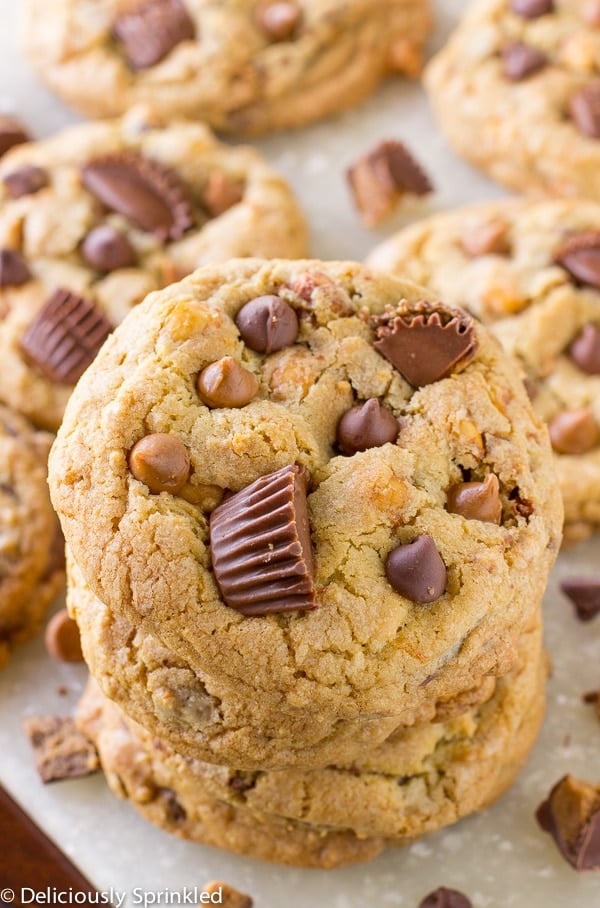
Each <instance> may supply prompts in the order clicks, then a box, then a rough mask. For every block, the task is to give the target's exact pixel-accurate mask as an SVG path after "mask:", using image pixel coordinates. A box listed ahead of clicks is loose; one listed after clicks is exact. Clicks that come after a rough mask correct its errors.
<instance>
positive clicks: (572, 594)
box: [560, 577, 600, 621]
mask: <svg viewBox="0 0 600 908" xmlns="http://www.w3.org/2000/svg"><path fill="white" fill-rule="evenodd" d="M560 588H561V590H562V591H563V593H564V594H565V596H568V597H569V599H570V600H571V602H572V603H573V605H574V607H575V614H576V615H577V617H578V618H579V620H580V621H592V619H593V618H595V617H596V615H600V578H597V577H569V578H567V579H566V580H563V581H562V582H561V584H560Z"/></svg>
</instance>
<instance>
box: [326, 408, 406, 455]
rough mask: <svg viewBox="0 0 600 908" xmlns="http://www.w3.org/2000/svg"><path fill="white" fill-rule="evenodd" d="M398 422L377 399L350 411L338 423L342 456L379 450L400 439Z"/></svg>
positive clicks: (338, 441) (338, 440) (338, 437)
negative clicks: (372, 449)
mask: <svg viewBox="0 0 600 908" xmlns="http://www.w3.org/2000/svg"><path fill="white" fill-rule="evenodd" d="M399 431H400V425H399V423H398V420H397V419H396V418H395V417H394V416H393V414H392V413H390V411H389V410H386V408H385V407H383V406H382V405H381V404H380V403H379V401H378V400H377V398H376V397H372V398H370V400H367V401H365V402H364V404H358V405H357V406H356V407H352V408H351V409H350V410H348V411H347V412H346V413H344V415H343V416H342V418H341V419H340V421H339V423H338V428H337V443H338V447H339V449H340V451H341V452H342V454H348V455H352V454H356V453H357V451H366V450H367V449H368V448H379V447H381V445H385V444H387V443H388V442H392V443H393V442H395V441H396V439H397V438H398V433H399Z"/></svg>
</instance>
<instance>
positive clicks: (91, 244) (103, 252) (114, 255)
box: [81, 224, 136, 271]
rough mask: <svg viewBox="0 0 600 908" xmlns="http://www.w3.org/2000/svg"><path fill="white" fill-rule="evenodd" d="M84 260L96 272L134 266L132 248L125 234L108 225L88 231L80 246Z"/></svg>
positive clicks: (134, 257)
mask: <svg viewBox="0 0 600 908" xmlns="http://www.w3.org/2000/svg"><path fill="white" fill-rule="evenodd" d="M81 254H82V255H83V257H84V259H85V260H86V262H87V263H88V265H91V267H92V268H95V269H96V270H97V271H116V270H117V268H129V267H130V266H131V265H134V264H135V260H136V256H135V252H134V250H133V247H132V245H131V243H130V242H129V240H128V239H127V237H126V236H125V234H124V233H123V232H122V231H120V230H115V228H114V227H109V225H108V224H103V225H102V226H101V227H95V228H94V229H93V230H90V232H89V233H88V235H87V236H86V238H85V239H84V241H83V243H82V245H81Z"/></svg>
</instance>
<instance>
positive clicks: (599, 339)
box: [569, 324, 600, 375]
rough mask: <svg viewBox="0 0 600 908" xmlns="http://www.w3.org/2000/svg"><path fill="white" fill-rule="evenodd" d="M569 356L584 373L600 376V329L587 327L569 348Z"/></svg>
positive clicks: (592, 326) (590, 325) (593, 326)
mask: <svg viewBox="0 0 600 908" xmlns="http://www.w3.org/2000/svg"><path fill="white" fill-rule="evenodd" d="M569 356H570V357H571V359H572V360H573V362H574V363H575V365H576V366H579V368H580V369H581V371H582V372H586V373H587V374H588V375H600V328H598V326H597V325H592V324H589V325H585V327H584V328H583V329H582V331H581V333H580V334H579V335H578V337H576V338H575V340H574V341H573V343H572V344H571V346H570V347H569Z"/></svg>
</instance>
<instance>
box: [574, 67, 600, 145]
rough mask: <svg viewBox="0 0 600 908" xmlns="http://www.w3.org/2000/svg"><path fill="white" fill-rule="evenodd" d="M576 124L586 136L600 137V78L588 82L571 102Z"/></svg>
mask: <svg viewBox="0 0 600 908" xmlns="http://www.w3.org/2000/svg"><path fill="white" fill-rule="evenodd" d="M569 111H570V114H571V117H572V119H573V121H574V122H575V125H576V126H577V128H578V129H579V131H580V132H581V133H583V135H584V136H589V138H591V139H600V79H595V80H594V81H593V82H588V84H587V85H585V86H584V87H583V88H580V89H579V91H577V92H575V94H574V95H573V96H572V98H571V100H570V102H569Z"/></svg>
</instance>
